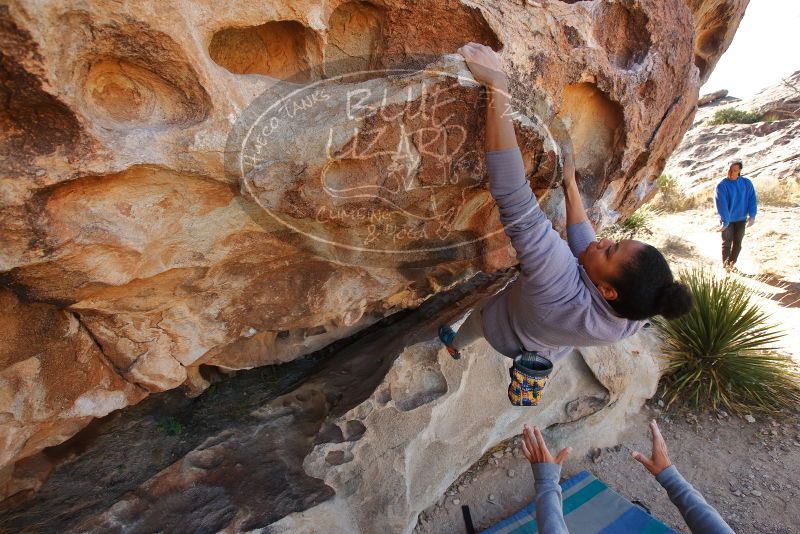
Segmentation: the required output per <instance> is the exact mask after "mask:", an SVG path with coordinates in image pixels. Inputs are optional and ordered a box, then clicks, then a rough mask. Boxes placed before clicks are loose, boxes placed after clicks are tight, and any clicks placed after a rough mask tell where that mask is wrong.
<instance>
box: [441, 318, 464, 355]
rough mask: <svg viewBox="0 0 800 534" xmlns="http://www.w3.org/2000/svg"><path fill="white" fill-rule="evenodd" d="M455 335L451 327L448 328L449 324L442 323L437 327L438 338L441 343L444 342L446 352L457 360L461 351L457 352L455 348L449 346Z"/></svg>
mask: <svg viewBox="0 0 800 534" xmlns="http://www.w3.org/2000/svg"><path fill="white" fill-rule="evenodd" d="M455 337H456V333H455V332H454V331H453V329H452V328H450V326H448V325H446V324H443V325H442V326H440V327H439V339H440V340H441V342H442V343H444V346H445V348H446V349H447V352H448V353H449V354H450V356H452V357H453V359H454V360H459V359H461V353H460V352H458V350H457V349H455V348H454V347H452V346H451V344H452V343H453V339H454V338H455Z"/></svg>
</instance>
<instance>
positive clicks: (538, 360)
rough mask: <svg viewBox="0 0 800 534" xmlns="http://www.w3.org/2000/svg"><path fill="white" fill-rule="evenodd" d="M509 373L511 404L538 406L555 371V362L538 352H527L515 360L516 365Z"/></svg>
mask: <svg viewBox="0 0 800 534" xmlns="http://www.w3.org/2000/svg"><path fill="white" fill-rule="evenodd" d="M508 371H509V373H510V374H511V383H510V384H509V385H508V400H510V401H511V404H513V405H514V406H536V405H537V404H539V400H540V399H541V398H542V390H543V389H544V386H545V384H547V379H548V378H549V377H550V373H551V372H552V371H553V362H551V361H550V360H548V359H547V358H545V357H544V356H540V355H539V353H537V352H529V351H525V352H523V353H522V354H520V355H519V356H517V357H516V358H514V365H512V366H511V368H510V369H509V370H508Z"/></svg>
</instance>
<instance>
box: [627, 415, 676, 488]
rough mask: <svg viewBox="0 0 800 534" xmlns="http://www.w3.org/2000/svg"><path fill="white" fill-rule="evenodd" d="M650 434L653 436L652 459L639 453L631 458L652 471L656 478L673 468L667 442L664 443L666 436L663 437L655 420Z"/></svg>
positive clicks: (651, 424) (651, 422)
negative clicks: (670, 467) (665, 470)
mask: <svg viewBox="0 0 800 534" xmlns="http://www.w3.org/2000/svg"><path fill="white" fill-rule="evenodd" d="M650 433H651V434H652V435H653V451H652V452H651V453H650V458H647V457H646V456H645V455H644V454H642V453H640V452H638V451H633V453H631V456H633V459H634V460H636V461H637V462H639V463H640V464H642V465H643V466H644V467H645V468H646V469H647V470H648V471H650V473H651V474H652V475H653V476H656V475H658V474H659V473H660V472H661V471H663V470H664V469H666V468H667V467H669V466H671V465H672V462H671V461H670V460H669V456H668V455H667V442H666V441H664V436H662V435H661V430H659V428H658V425H657V424H656V421H655V419H654V420H652V421H650Z"/></svg>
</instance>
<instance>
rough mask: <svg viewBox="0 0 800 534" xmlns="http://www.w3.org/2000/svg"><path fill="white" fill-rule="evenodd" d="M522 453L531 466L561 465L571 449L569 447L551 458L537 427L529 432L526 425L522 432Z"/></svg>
mask: <svg viewBox="0 0 800 534" xmlns="http://www.w3.org/2000/svg"><path fill="white" fill-rule="evenodd" d="M522 452H523V453H524V454H525V458H527V459H528V461H529V462H530V463H532V464H558V465H561V464H562V463H564V460H566V459H567V457H568V456H569V453H570V452H572V449H571V448H569V447H567V448H566V449H562V450H561V452H559V453H558V456H556V457H555V458H553V455H552V454H550V451H549V450H548V448H547V445H546V444H545V442H544V438H543V437H542V433H541V432H540V431H539V427H536V426H535V427H533V431H531V429H530V428H528V425H525V428H523V430H522Z"/></svg>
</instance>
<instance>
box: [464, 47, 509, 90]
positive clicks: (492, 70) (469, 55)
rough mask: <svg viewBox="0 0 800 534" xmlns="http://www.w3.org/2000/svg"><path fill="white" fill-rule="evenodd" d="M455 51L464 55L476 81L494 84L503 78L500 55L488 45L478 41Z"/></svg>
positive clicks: (489, 84)
mask: <svg viewBox="0 0 800 534" xmlns="http://www.w3.org/2000/svg"><path fill="white" fill-rule="evenodd" d="M456 53H458V54H461V55H462V56H463V57H464V60H465V61H466V62H467V67H469V70H470V72H472V76H473V77H474V78H475V81H476V82H478V83H481V84H483V85H488V86H496V85H498V83H499V82H501V81H504V80H505V74H503V67H502V62H501V61H500V56H499V55H497V52H495V51H494V50H492V49H491V48H490V47H488V46H486V45H482V44H480V43H467V44H465V45H464V46H462V47H461V48H459V49H458V50H456Z"/></svg>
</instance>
